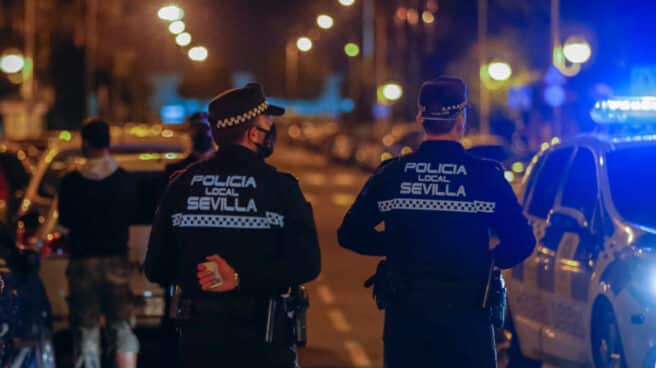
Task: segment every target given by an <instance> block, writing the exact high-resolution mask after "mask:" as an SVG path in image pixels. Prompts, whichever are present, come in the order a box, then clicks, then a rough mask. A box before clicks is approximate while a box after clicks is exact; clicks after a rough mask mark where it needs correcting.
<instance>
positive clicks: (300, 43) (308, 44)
mask: <svg viewBox="0 0 656 368" xmlns="http://www.w3.org/2000/svg"><path fill="white" fill-rule="evenodd" d="M296 47H298V49H299V50H301V51H303V52H308V51H310V50H312V40H311V39H309V38H307V37H299V38H298V40H296Z"/></svg>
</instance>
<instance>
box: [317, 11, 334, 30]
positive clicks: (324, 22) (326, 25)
mask: <svg viewBox="0 0 656 368" xmlns="http://www.w3.org/2000/svg"><path fill="white" fill-rule="evenodd" d="M334 24H335V21H334V20H333V17H331V16H330V15H325V14H321V15H319V16H318V17H317V25H318V26H319V27H320V28H322V29H331V28H333V25H334Z"/></svg>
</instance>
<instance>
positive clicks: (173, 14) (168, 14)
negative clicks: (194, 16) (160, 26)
mask: <svg viewBox="0 0 656 368" xmlns="http://www.w3.org/2000/svg"><path fill="white" fill-rule="evenodd" d="M157 16H158V17H159V19H162V20H167V21H169V22H174V21H176V20H180V19H182V18H183V17H184V10H182V8H180V7H178V6H175V5H168V6H165V7H162V8H160V9H159V11H158V12H157Z"/></svg>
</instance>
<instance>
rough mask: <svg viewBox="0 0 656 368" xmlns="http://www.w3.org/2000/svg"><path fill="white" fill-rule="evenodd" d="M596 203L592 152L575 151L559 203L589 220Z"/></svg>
mask: <svg viewBox="0 0 656 368" xmlns="http://www.w3.org/2000/svg"><path fill="white" fill-rule="evenodd" d="M596 204H597V174H596V172H595V159H594V155H593V154H592V152H590V151H589V150H587V149H585V148H581V149H579V150H578V151H577V153H576V156H575V158H574V161H572V166H571V168H570V170H569V175H568V177H567V182H566V183H565V187H564V189H563V199H562V203H561V205H562V206H564V207H569V208H573V209H575V210H578V211H580V212H581V213H582V214H583V216H585V218H586V219H587V220H588V221H590V220H591V219H592V214H593V211H594V209H595V205H596Z"/></svg>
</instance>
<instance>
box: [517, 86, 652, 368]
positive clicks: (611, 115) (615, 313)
mask: <svg viewBox="0 0 656 368" xmlns="http://www.w3.org/2000/svg"><path fill="white" fill-rule="evenodd" d="M592 116H593V118H594V119H595V121H597V122H599V123H606V124H605V126H606V127H609V126H612V125H615V126H617V124H610V123H625V125H626V124H631V125H632V126H636V124H643V125H641V127H642V129H643V133H642V134H640V135H635V134H630V133H628V134H627V133H621V134H594V135H592V134H590V135H583V136H579V137H576V138H574V139H571V140H569V141H566V142H564V143H561V144H557V145H555V146H552V147H550V148H548V149H546V150H544V151H543V152H541V153H540V154H538V155H537V156H536V157H535V158H534V159H533V161H532V162H531V164H530V166H529V167H528V169H527V175H526V177H525V178H524V182H523V190H522V195H521V198H522V202H523V203H522V204H523V208H524V212H525V214H526V216H527V217H528V218H529V220H530V222H531V223H532V225H533V228H534V233H535V235H536V239H537V245H536V248H535V251H534V253H533V254H532V255H531V257H530V258H528V259H527V260H526V261H525V262H524V263H522V264H520V265H518V266H516V267H514V268H513V269H512V270H511V271H510V272H509V274H508V275H506V280H507V282H508V289H509V305H510V312H511V320H510V322H511V328H512V330H513V332H514V342H515V347H517V348H518V349H519V352H521V355H523V357H525V358H531V359H537V360H541V361H543V362H547V363H551V364H557V365H561V366H592V367H597V368H601V367H623V368H627V367H628V368H645V367H655V366H656V185H655V183H656V165H655V163H656V131H655V133H654V134H653V135H652V134H649V133H644V131H645V129H646V130H647V131H649V130H650V129H651V128H650V127H649V126H648V124H647V125H645V123H646V122H648V121H651V122H653V121H656V120H654V119H655V118H656V98H646V97H643V98H625V99H614V100H608V101H603V102H599V103H597V105H596V106H595V109H594V110H593V112H592ZM650 119H652V120H650ZM645 127H646V128H645ZM606 130H610V128H606Z"/></svg>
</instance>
